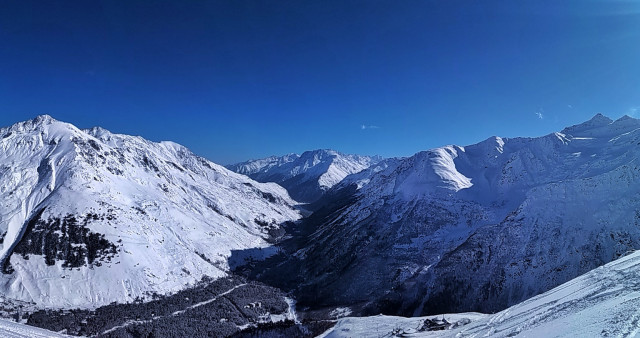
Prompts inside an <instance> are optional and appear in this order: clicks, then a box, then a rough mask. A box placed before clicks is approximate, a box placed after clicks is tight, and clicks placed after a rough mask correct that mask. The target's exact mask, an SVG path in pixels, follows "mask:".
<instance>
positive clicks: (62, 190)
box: [0, 115, 300, 308]
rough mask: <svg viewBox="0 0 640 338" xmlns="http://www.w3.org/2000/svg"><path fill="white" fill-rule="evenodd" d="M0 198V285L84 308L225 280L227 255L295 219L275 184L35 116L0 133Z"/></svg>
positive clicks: (162, 147) (262, 241)
mask: <svg viewBox="0 0 640 338" xmlns="http://www.w3.org/2000/svg"><path fill="white" fill-rule="evenodd" d="M0 200H2V204H0V235H1V237H2V244H0V247H1V249H0V259H1V260H2V262H4V264H3V265H4V270H5V273H4V274H3V275H1V276H0V279H1V283H0V292H2V294H3V296H4V297H6V298H9V299H15V300H19V301H26V302H32V303H34V304H35V305H36V306H37V307H57V308H68V307H87V308H95V307H98V306H101V305H105V304H109V303H111V302H114V301H116V302H130V301H133V300H134V299H136V298H137V297H142V298H145V297H147V296H149V295H150V294H152V293H155V292H157V293H160V294H166V293H173V292H176V291H178V290H181V289H183V288H185V287H186V286H188V285H193V284H195V283H196V282H197V281H199V280H200V279H201V278H202V277H203V276H205V275H206V276H210V277H214V278H216V277H222V276H225V275H226V271H228V269H229V267H228V263H227V258H228V257H229V256H230V255H231V251H232V250H243V249H248V248H260V247H267V246H268V245H269V243H268V240H269V239H270V238H271V237H272V235H274V234H277V233H279V231H281V225H282V224H283V223H285V222H289V221H295V220H297V219H299V218H300V214H299V212H298V211H297V210H296V203H295V202H294V201H293V200H292V199H290V198H289V196H288V194H287V192H286V191H285V190H284V189H283V188H281V187H280V186H278V185H276V184H273V183H267V184H264V183H258V182H255V181H253V180H251V179H249V178H248V177H246V176H244V175H240V174H236V173H234V172H231V171H229V170H227V169H225V168H224V167H222V166H219V165H216V164H214V163H212V162H210V161H207V160H205V159H204V158H201V157H198V156H196V155H194V154H193V153H191V152H190V151H189V150H188V149H187V148H185V147H183V146H181V145H178V144H176V143H173V142H160V143H155V142H150V141H147V140H145V139H143V138H141V137H137V136H127V135H119V134H113V133H110V132H109V131H106V130H104V129H102V128H92V129H89V130H79V129H78V128H76V127H74V126H73V125H71V124H68V123H63V122H59V121H56V120H54V119H53V118H51V117H50V116H46V115H44V116H39V117H37V118H35V119H33V120H29V121H25V122H21V123H17V124H15V125H13V126H11V127H8V128H2V129H0ZM71 226H73V227H74V228H73V229H76V230H74V232H71V233H70V232H69V231H68V230H71ZM77 229H80V231H77Z"/></svg>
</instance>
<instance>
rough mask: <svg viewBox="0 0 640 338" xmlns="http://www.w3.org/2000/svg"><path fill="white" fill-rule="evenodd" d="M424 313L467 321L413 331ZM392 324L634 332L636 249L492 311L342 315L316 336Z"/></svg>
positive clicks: (455, 332) (371, 332) (459, 331)
mask: <svg viewBox="0 0 640 338" xmlns="http://www.w3.org/2000/svg"><path fill="white" fill-rule="evenodd" d="M426 318H429V319H442V318H444V319H446V320H447V321H448V322H450V323H454V322H460V321H461V319H463V318H468V319H469V320H470V322H469V323H468V324H465V325H461V326H459V327H456V328H452V329H447V330H443V331H432V332H417V330H418V329H419V328H420V327H422V323H423V321H424V320H425V319H426ZM464 322H466V321H464ZM460 323H463V322H460ZM393 330H396V332H405V333H413V334H411V335H410V336H411V337H456V338H457V337H634V336H636V335H637V334H638V333H639V332H640V252H635V253H632V254H630V255H628V256H625V257H622V258H619V259H618V260H616V261H614V262H611V263H609V264H607V265H605V266H602V267H599V268H597V269H594V270H592V271H590V272H588V273H586V274H584V275H582V276H580V277H578V278H575V279H573V280H571V281H569V282H567V283H564V284H562V285H560V286H558V287H556V288H554V289H552V290H550V291H547V292H545V293H543V294H541V295H538V296H536V297H533V298H531V299H529V300H526V301H524V302H522V303H520V304H517V305H514V306H511V307H509V308H508V309H506V310H503V311H501V312H498V313H496V314H493V315H483V314H479V313H460V314H448V315H438V316H431V317H421V318H419V317H415V318H403V317H391V316H375V317H362V318H343V319H340V320H339V321H338V324H337V325H336V326H335V327H334V328H332V329H331V330H329V331H328V332H325V333H324V334H323V335H322V337H376V336H386V335H388V334H389V333H391V332H392V331H393Z"/></svg>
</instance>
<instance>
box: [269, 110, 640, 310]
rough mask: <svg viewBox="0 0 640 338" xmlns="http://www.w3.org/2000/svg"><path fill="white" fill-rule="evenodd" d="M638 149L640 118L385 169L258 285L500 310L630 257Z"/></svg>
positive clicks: (403, 305)
mask: <svg viewBox="0 0 640 338" xmlns="http://www.w3.org/2000/svg"><path fill="white" fill-rule="evenodd" d="M638 144H640V120H636V119H633V118H630V117H623V118H621V119H618V120H616V121H612V120H611V119H609V118H607V117H604V116H602V115H596V116H595V117H594V118H593V119H591V120H590V121H587V122H585V123H582V124H579V125H576V126H572V127H569V128H566V129H564V130H563V131H562V132H559V133H553V134H550V135H546V136H543V137H538V138H513V139H502V138H499V137H491V138H489V139H487V140H485V141H483V142H480V143H478V144H475V145H470V146H466V147H460V146H446V147H442V148H437V149H432V150H429V151H424V152H420V153H418V154H416V155H414V156H412V157H409V158H406V159H400V160H394V161H393V162H390V165H387V166H386V168H380V169H381V170H378V171H377V172H371V176H370V177H369V178H364V177H360V176H358V175H356V176H357V177H355V179H351V178H347V179H345V180H346V181H353V182H357V183H358V186H359V190H354V191H355V192H354V193H353V195H351V196H349V198H345V199H344V200H345V201H348V203H346V204H345V203H335V205H336V206H337V207H336V208H335V209H333V210H332V211H331V212H326V211H325V212H326V217H322V218H321V219H319V217H316V218H315V219H312V221H314V222H316V223H315V224H306V225H305V228H307V229H312V230H309V231H308V232H307V233H305V234H304V236H305V238H303V239H302V240H300V239H297V243H302V244H303V245H296V244H295V243H294V244H293V245H292V247H293V248H294V249H292V250H291V251H290V255H289V257H291V258H288V264H282V265H280V266H279V268H278V269H275V270H273V271H270V272H267V274H265V275H264V276H265V277H270V276H271V277H273V279H275V280H277V279H278V276H285V274H284V273H283V272H282V270H283V269H284V270H291V271H287V274H286V275H287V276H291V275H298V276H299V281H300V282H298V286H297V288H298V290H297V291H298V300H299V304H300V305H301V306H314V307H323V306H352V305H354V304H358V307H359V308H361V309H362V308H364V309H365V310H364V311H362V312H360V313H380V312H383V313H387V314H401V315H415V316H417V315H426V314H434V313H446V312H466V311H478V312H495V311H499V310H502V309H504V308H506V307H507V306H510V305H513V304H516V303H518V302H521V301H523V300H525V299H528V298H530V297H532V296H535V295H537V294H539V293H541V292H544V291H547V290H549V289H551V288H553V287H555V286H557V285H560V284H561V283H564V282H566V281H568V280H570V279H572V278H575V277H577V276H579V275H580V274H583V273H585V272H587V271H589V270H591V269H594V268H596V267H598V266H601V265H603V264H605V263H608V262H610V261H612V260H614V259H616V258H618V257H620V256H621V255H623V254H624V253H625V252H627V251H628V250H631V249H637V248H640V147H638ZM336 195H339V194H336ZM269 274H271V275H269ZM287 283H289V285H291V283H290V282H289V281H287ZM354 313H357V311H355V309H354Z"/></svg>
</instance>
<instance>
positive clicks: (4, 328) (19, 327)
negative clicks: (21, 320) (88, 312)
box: [0, 319, 68, 338]
mask: <svg viewBox="0 0 640 338" xmlns="http://www.w3.org/2000/svg"><path fill="white" fill-rule="evenodd" d="M0 337H4V338H38V337H48V338H55V337H68V336H65V335H61V334H57V333H55V332H52V331H48V330H44V329H40V328H37V327H33V326H28V325H25V324H18V323H14V322H12V321H8V320H6V319H0Z"/></svg>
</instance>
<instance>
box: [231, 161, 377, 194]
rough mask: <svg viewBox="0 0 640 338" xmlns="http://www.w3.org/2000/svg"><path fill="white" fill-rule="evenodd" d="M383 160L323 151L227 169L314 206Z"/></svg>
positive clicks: (245, 163) (250, 162)
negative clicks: (277, 186)
mask: <svg viewBox="0 0 640 338" xmlns="http://www.w3.org/2000/svg"><path fill="white" fill-rule="evenodd" d="M380 160H381V158H379V157H369V156H359V155H346V154H342V153H339V152H337V151H334V150H328V149H322V150H313V151H306V152H304V153H302V155H297V154H289V155H285V156H282V157H277V156H272V157H267V158H264V159H260V160H252V161H247V162H242V163H237V164H233V165H230V166H227V168H229V169H231V170H233V171H235V172H237V173H240V174H244V175H247V176H249V177H251V178H253V179H254V180H256V181H260V182H276V183H278V184H280V185H282V186H283V187H285V188H286V189H287V190H288V191H289V194H290V195H291V197H293V198H294V199H296V200H298V201H301V202H313V201H315V200H317V199H318V198H320V197H321V196H322V194H323V193H324V192H325V191H327V190H328V189H330V188H331V187H333V186H334V185H336V184H337V183H338V182H340V181H342V179H344V178H345V177H346V176H347V175H350V174H354V173H357V172H360V171H362V170H364V169H366V168H368V167H369V166H371V165H372V164H375V163H377V162H378V161H380Z"/></svg>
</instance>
